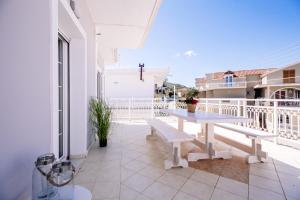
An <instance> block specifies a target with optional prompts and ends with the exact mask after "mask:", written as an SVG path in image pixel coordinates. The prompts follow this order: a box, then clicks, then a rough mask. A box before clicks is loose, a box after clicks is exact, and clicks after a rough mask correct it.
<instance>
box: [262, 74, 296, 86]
mask: <svg viewBox="0 0 300 200" xmlns="http://www.w3.org/2000/svg"><path fill="white" fill-rule="evenodd" d="M281 84H300V77H299V76H296V77H289V78H282V77H281V78H270V77H264V78H263V79H262V85H281Z"/></svg>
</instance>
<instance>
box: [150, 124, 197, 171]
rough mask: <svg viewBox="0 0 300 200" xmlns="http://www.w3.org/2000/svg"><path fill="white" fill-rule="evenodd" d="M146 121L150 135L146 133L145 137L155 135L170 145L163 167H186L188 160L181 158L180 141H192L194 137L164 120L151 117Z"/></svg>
mask: <svg viewBox="0 0 300 200" xmlns="http://www.w3.org/2000/svg"><path fill="white" fill-rule="evenodd" d="M147 123H148V124H149V125H150V127H151V135H147V139H150V138H151V139H152V138H153V137H155V136H158V137H160V138H161V139H162V140H163V141H164V142H165V143H167V144H169V145H171V149H172V150H171V152H169V153H170V156H169V158H168V159H167V160H165V169H170V168H172V167H188V162H187V161H186V160H185V159H183V158H181V143H182V142H188V141H193V140H194V137H193V136H191V135H188V134H187V133H185V132H182V131H178V130H177V129H175V128H174V127H172V126H170V125H168V124H166V123H165V122H163V121H161V120H158V119H153V120H148V121H147Z"/></svg>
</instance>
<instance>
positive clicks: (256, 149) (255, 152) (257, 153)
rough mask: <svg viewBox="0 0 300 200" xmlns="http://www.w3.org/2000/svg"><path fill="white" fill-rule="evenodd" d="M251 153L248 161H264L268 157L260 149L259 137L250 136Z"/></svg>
mask: <svg viewBox="0 0 300 200" xmlns="http://www.w3.org/2000/svg"><path fill="white" fill-rule="evenodd" d="M251 141H252V155H250V156H249V157H248V163H258V162H265V161H266V160H267V158H268V153H267V152H264V151H262V145H261V140H260V138H252V139H251Z"/></svg>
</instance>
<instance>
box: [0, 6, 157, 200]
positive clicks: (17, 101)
mask: <svg viewBox="0 0 300 200" xmlns="http://www.w3.org/2000/svg"><path fill="white" fill-rule="evenodd" d="M71 2H72V4H73V3H74V2H75V8H76V9H75V10H73V9H74V6H72V8H73V9H72V8H71V6H70V0H26V1H22V0H21V1H20V0H19V1H17V0H4V1H1V3H0V27H1V31H0V36H1V37H0V44H1V48H0V66H1V67H0V69H1V73H0V76H1V77H0V91H1V98H0V101H1V103H0V111H1V112H0V119H1V120H0V133H1V140H0V141H1V142H0V148H1V149H0V157H1V165H0V180H1V183H0V199H5V200H12V199H31V198H30V196H31V178H32V170H33V166H34V160H35V159H36V158H37V156H38V155H40V154H43V153H47V152H53V153H54V154H55V155H56V157H57V158H59V159H68V158H80V157H84V156H86V155H87V152H88V150H89V148H90V146H91V144H92V142H93V141H94V137H95V134H94V133H93V132H92V131H91V128H90V127H89V123H88V119H89V117H88V116H89V113H88V112H89V107H88V105H89V100H90V98H91V97H94V96H97V95H98V97H100V96H103V86H102V85H103V79H105V74H103V71H104V68H105V65H106V64H112V63H115V62H116V61H117V49H118V48H131V49H132V48H139V47H142V46H143V44H144V41H145V39H146V38H147V34H148V32H149V30H150V27H151V24H152V21H153V20H154V18H155V16H156V13H157V11H158V9H159V6H160V2H161V1H160V0H155V1H141V0H126V1H122V0H111V1H103V0H76V1H73V0H71ZM136 79H138V77H137V78H136ZM146 81H147V79H146ZM108 90H109V88H107V90H106V91H108Z"/></svg>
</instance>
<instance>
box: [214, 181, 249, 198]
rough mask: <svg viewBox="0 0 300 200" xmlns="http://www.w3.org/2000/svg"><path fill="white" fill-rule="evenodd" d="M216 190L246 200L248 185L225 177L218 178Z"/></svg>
mask: <svg viewBox="0 0 300 200" xmlns="http://www.w3.org/2000/svg"><path fill="white" fill-rule="evenodd" d="M216 187H217V188H219V189H221V190H223V191H227V192H231V193H233V194H236V195H239V196H241V197H246V198H248V185H247V184H245V183H242V182H239V181H236V180H232V179H229V178H225V177H220V178H219V181H218V183H217V186H216Z"/></svg>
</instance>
